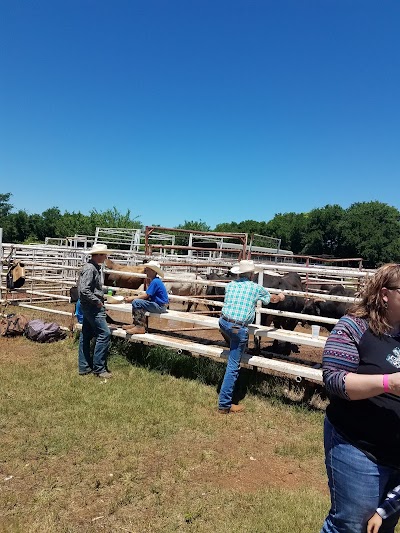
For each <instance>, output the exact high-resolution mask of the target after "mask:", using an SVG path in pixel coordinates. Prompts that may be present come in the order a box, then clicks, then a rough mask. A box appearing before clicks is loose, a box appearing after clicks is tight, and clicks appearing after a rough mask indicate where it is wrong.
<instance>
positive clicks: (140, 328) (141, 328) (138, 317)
mask: <svg viewBox="0 0 400 533" xmlns="http://www.w3.org/2000/svg"><path fill="white" fill-rule="evenodd" d="M132 318H133V325H132V326H128V327H127V326H125V327H124V330H125V331H126V332H127V333H129V335H136V334H138V333H142V334H143V333H146V315H145V314H144V311H142V310H141V309H134V310H132Z"/></svg>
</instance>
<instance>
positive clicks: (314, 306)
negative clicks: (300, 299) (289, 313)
mask: <svg viewBox="0 0 400 533" xmlns="http://www.w3.org/2000/svg"><path fill="white" fill-rule="evenodd" d="M328 294H330V295H333V296H349V297H354V295H355V290H354V289H346V288H345V287H343V285H334V286H333V287H332V288H331V289H330V290H329V291H328ZM351 305H352V303H351V302H334V301H332V300H325V299H324V298H323V296H322V297H321V296H318V297H317V298H307V299H306V300H305V302H304V306H303V309H302V311H301V312H302V313H303V314H305V315H315V316H323V317H326V318H336V319H339V318H341V317H342V316H343V315H345V314H346V312H347V310H348V309H349V307H351ZM305 323H309V324H321V322H312V321H304V322H303V324H305ZM323 326H324V328H326V329H327V330H328V331H332V329H333V328H334V326H335V325H334V324H323Z"/></svg>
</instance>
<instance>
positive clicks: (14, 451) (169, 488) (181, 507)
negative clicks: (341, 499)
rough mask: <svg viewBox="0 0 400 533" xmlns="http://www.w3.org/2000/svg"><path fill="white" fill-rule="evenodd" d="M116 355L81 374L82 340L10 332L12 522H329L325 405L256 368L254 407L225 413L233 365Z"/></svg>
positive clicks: (7, 415)
mask: <svg viewBox="0 0 400 533" xmlns="http://www.w3.org/2000/svg"><path fill="white" fill-rule="evenodd" d="M112 354H113V355H112V358H111V361H110V368H111V370H112V371H113V374H114V377H113V379H111V380H108V381H107V382H102V381H101V380H99V379H96V378H94V377H93V376H85V377H79V376H78V375H77V345H76V343H74V342H73V340H72V339H67V340H65V341H62V342H58V343H56V344H49V345H40V344H36V343H32V342H30V341H28V340H26V339H24V338H18V339H12V340H9V339H0V365H1V388H0V402H1V412H0V449H1V453H0V531H1V532H3V531H4V532H7V533H9V532H10V533H14V532H16V533H18V532H23V533H27V532H28V533H31V532H32V533H33V532H35V533H36V532H40V533H50V532H51V533H53V532H54V533H60V532H61V533H63V532H65V533H67V532H68V533H78V532H79V533H86V532H97V531H99V532H100V531H101V532H119V531H121V532H123V531H125V532H126V531H129V532H138V533H147V532H148V533H161V532H165V533H169V532H175V531H176V532H201V533H209V532H210V533H211V532H212V533H225V532H227V533H228V532H238V533H258V532H260V533H266V532H268V533H270V532H271V533H285V532H288V533H289V532H290V533H292V532H293V531H302V532H310V533H311V532H315V531H318V530H319V528H320V526H321V524H322V522H323V519H324V516H325V514H326V512H327V510H328V507H329V498H328V494H327V490H326V479H325V472H324V467H323V450H322V420H323V412H322V411H317V410H312V409H308V408H306V407H304V406H298V405H292V404H290V403H288V402H287V401H286V402H283V401H280V400H279V387H278V385H277V384H279V383H278V382H277V380H267V381H266V382H265V381H262V380H261V377H260V376H259V375H258V374H255V373H252V372H249V373H248V379H247V380H245V381H246V383H245V384H244V385H243V389H244V390H245V391H246V396H245V399H244V404H245V406H246V412H245V413H244V414H241V415H236V416H235V415H229V416H221V415H219V414H218V413H217V412H216V402H217V384H218V382H219V380H220V379H221V377H222V375H223V371H224V365H221V364H220V363H214V362H210V361H208V360H206V359H202V358H199V359H195V358H191V357H188V356H185V355H183V354H182V355H178V354H175V353H173V352H168V351H166V350H162V349H160V348H155V349H150V350H149V349H143V348H141V347H139V346H136V345H130V344H129V343H126V342H121V341H118V342H114V343H113V348H112ZM244 374H245V373H244ZM249 376H250V377H249ZM9 476H13V477H12V478H10V479H8V480H7V481H6V478H8V477H9Z"/></svg>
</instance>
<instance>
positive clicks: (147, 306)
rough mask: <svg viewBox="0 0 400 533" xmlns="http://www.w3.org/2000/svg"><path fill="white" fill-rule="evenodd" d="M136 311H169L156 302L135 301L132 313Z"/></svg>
mask: <svg viewBox="0 0 400 533" xmlns="http://www.w3.org/2000/svg"><path fill="white" fill-rule="evenodd" d="M135 309H141V310H142V311H144V312H145V313H146V312H149V313H165V312H166V311H167V306H166V305H158V304H156V302H151V301H150V300H133V302H132V311H134V310H135Z"/></svg>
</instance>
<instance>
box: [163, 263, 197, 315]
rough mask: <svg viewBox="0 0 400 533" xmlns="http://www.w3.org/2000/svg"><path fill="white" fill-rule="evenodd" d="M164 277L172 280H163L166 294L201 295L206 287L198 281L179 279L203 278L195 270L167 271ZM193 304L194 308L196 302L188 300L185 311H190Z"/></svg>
mask: <svg viewBox="0 0 400 533" xmlns="http://www.w3.org/2000/svg"><path fill="white" fill-rule="evenodd" d="M165 277H166V278H167V280H172V281H165V282H164V285H165V288H166V289H167V292H168V294H172V295H175V296H201V295H203V294H205V292H206V287H205V286H203V285H200V284H199V283H191V282H190V281H181V280H201V279H204V278H202V277H201V276H199V275H198V274H196V273H195V272H179V273H178V272H168V273H166V274H165ZM183 304H184V302H183ZM193 305H195V310H196V308H197V304H194V303H193V302H188V305H187V309H186V311H190V310H191V308H192V306H193Z"/></svg>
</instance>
